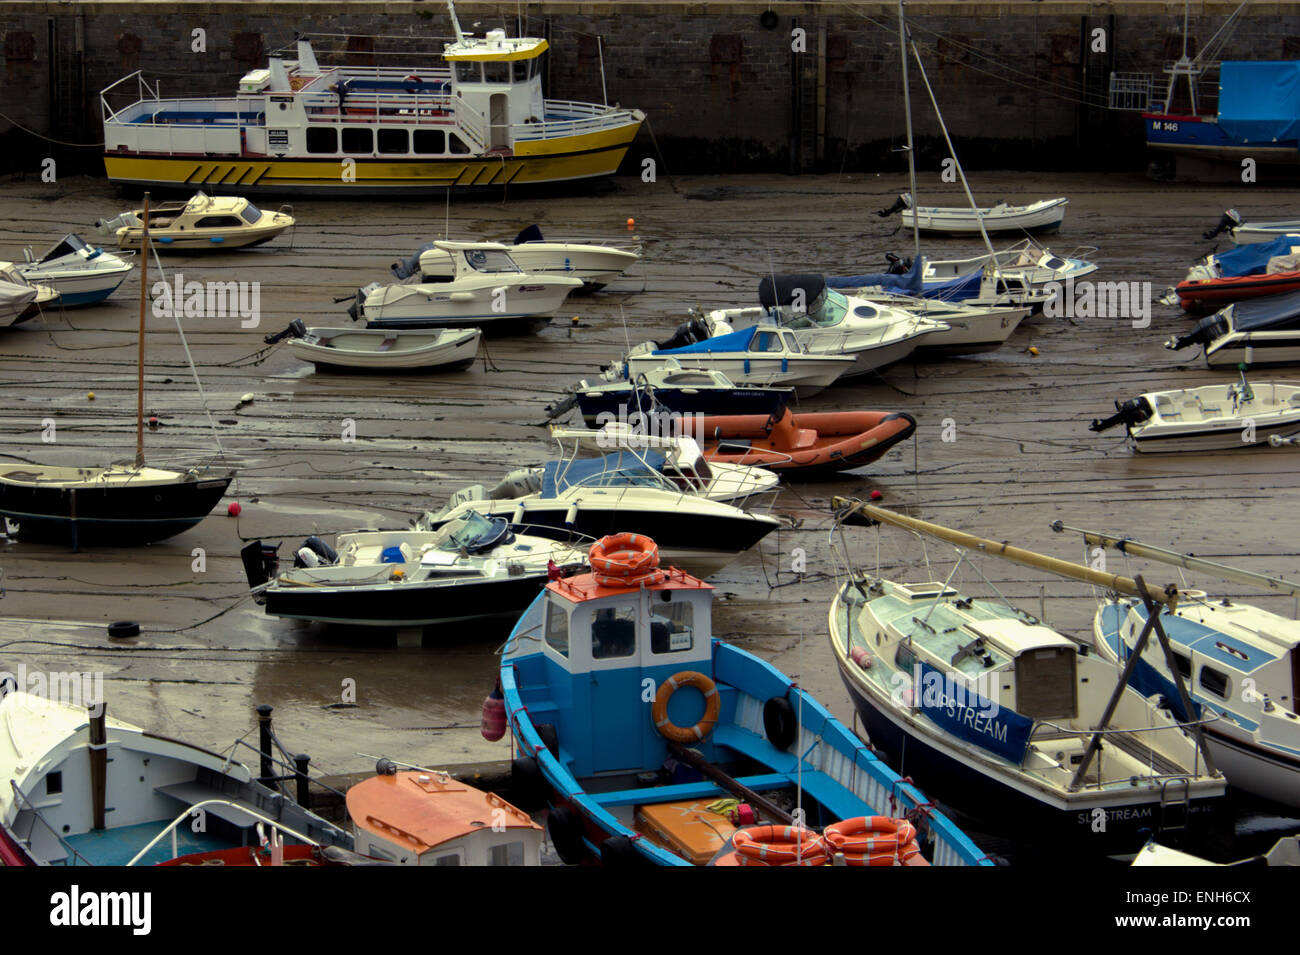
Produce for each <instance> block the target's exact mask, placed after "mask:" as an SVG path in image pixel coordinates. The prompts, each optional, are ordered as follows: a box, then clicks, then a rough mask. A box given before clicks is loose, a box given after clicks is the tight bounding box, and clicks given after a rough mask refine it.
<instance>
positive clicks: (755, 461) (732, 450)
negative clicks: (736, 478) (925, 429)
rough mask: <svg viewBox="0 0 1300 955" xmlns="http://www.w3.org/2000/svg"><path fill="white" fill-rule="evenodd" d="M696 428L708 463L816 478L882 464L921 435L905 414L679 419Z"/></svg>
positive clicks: (681, 424)
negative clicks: (900, 445) (888, 455)
mask: <svg viewBox="0 0 1300 955" xmlns="http://www.w3.org/2000/svg"><path fill="white" fill-rule="evenodd" d="M678 427H680V428H682V429H687V428H689V429H693V436H694V437H695V439H696V441H697V442H699V444H700V446H701V447H702V448H703V449H704V457H705V460H707V461H709V462H714V461H717V462H722V463H726V464H744V465H750V466H753V467H764V468H769V469H770V470H773V471H781V472H788V473H789V476H790V477H812V476H814V475H817V474H826V473H830V472H834V471H848V470H851V469H852V468H858V467H862V466H863V465H865V464H870V463H871V462H872V461H876V460H879V459H880V458H881V457H883V456H884V454H885V452H887V451H888V450H889V449H890V448H892V447H893V446H894V445H896V444H898V443H899V442H900V441H905V440H907V439H908V438H910V437H911V436H912V433H913V432H914V431H916V419H915V418H913V417H912V416H911V415H909V414H905V413H903V412H901V411H830V412H823V413H821V414H807V413H799V414H796V413H795V412H793V411H791V410H790V409H789V408H786V409H785V410H784V411H783V412H782V413H781V415H780V416H779V417H777V416H775V415H726V416H704V417H699V418H690V417H688V418H682V419H679V425H678Z"/></svg>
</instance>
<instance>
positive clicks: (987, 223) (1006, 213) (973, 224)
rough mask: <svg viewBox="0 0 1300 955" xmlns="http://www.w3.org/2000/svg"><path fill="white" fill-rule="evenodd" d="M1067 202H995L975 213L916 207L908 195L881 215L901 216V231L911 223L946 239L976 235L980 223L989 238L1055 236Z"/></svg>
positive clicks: (964, 208)
mask: <svg viewBox="0 0 1300 955" xmlns="http://www.w3.org/2000/svg"><path fill="white" fill-rule="evenodd" d="M1069 204H1070V200H1069V199H1067V198H1065V197H1064V196H1062V197H1060V198H1057V199H1040V200H1039V201H1038V202H1031V203H1029V204H1028V205H1024V206H1012V205H1008V204H1007V203H1005V202H999V203H998V204H997V205H996V206H991V207H988V208H984V209H980V210H979V214H978V215H976V210H974V209H971V208H969V207H967V206H917V205H915V203H914V202H913V201H912V196H911V194H910V193H906V192H905V193H903V194H902V195H901V196H899V197H898V202H896V203H894V205H893V206H892V207H891V208H889V209H888V210H882V211H881V215H888V214H892V213H893V212H901V213H902V215H903V227H904V228H907V229H911V228H912V219H913V218H914V217H915V219H916V227H917V228H918V229H920V231H922V232H942V233H945V234H949V235H968V234H970V233H975V234H978V233H979V231H980V219H981V218H982V219H983V220H984V231H986V232H987V233H989V234H990V235H993V234H994V233H998V232H1055V231H1056V230H1057V229H1059V228H1060V227H1061V222H1062V221H1064V219H1065V207H1066V206H1067V205H1069Z"/></svg>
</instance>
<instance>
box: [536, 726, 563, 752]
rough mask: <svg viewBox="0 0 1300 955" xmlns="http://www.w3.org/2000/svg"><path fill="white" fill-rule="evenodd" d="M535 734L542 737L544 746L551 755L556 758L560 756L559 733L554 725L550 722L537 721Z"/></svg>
mask: <svg viewBox="0 0 1300 955" xmlns="http://www.w3.org/2000/svg"><path fill="white" fill-rule="evenodd" d="M536 729H537V735H538V736H540V737H541V738H542V742H543V743H545V744H546V748H547V749H549V750H550V751H551V755H552V756H554V757H555V758H556V759H559V758H560V734H559V733H557V732H556V730H555V725H554V724H552V723H538V724H537V727H536Z"/></svg>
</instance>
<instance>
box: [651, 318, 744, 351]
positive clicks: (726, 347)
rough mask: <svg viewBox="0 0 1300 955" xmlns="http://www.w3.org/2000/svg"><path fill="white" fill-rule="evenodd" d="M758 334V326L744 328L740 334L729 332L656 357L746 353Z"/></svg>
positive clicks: (670, 349) (671, 349)
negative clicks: (706, 353) (704, 353)
mask: <svg viewBox="0 0 1300 955" xmlns="http://www.w3.org/2000/svg"><path fill="white" fill-rule="evenodd" d="M757 334H758V326H757V325H754V326H752V327H750V328H742V329H741V330H740V331H738V332H728V333H727V334H726V335H715V336H714V337H713V338H706V339H705V340H704V341H702V342H692V343H691V344H689V345H683V346H682V347H681V348H668V349H663V350H660V351H656V352H655V354H656V355H695V354H700V353H702V352H744V351H749V350H750V347H749V343H750V342H752V341H753V340H754V336H755V335H757Z"/></svg>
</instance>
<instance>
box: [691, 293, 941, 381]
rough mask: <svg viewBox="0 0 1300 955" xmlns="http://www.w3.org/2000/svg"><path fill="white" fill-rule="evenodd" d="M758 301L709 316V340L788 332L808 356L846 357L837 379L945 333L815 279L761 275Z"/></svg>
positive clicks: (910, 315)
mask: <svg viewBox="0 0 1300 955" xmlns="http://www.w3.org/2000/svg"><path fill="white" fill-rule="evenodd" d="M758 300H759V303H760V306H759V307H758V308H727V309H718V310H716V311H712V312H709V313H708V316H707V318H706V320H707V321H708V323H709V329H710V333H711V336H719V335H727V334H729V333H730V332H732V331H734V330H742V329H750V328H768V329H775V328H785V329H789V330H791V331H793V332H794V337H795V340H796V341H797V342H798V343H799V344H800V345H802V346H803V347H804V348H806V349H807V350H808V352H809V353H810V354H814V355H838V356H844V357H851V358H852V359H853V365H852V367H850V368H849V369H848V370H847V371H845V372H843V373H842V375H841V376H840V377H842V378H854V377H857V376H859V375H866V374H870V373H871V372H874V371H876V370H877V369H880V368H884V367H885V366H886V365H891V364H893V363H894V362H896V361H902V360H903V359H904V358H906V357H907V356H908V355H910V354H912V352H914V351H915V350H916V349H917V347H918V346H920V345H922V344H924V343H925V342H928V341H931V340H932V339H934V338H935V337H937V336H938V335H940V334H941V333H943V332H947V331H948V330H949V327H948V326H947V325H945V324H944V323H943V322H936V321H933V320H931V319H929V318H926V317H922V316H920V315H918V314H915V313H913V312H908V311H903V310H901V309H895V308H892V307H890V306H888V305H882V304H879V303H876V302H869V301H867V300H865V299H858V298H850V297H848V296H845V295H842V294H840V293H839V292H836V291H835V290H834V289H828V288H827V287H826V281H825V279H824V278H823V277H822V276H820V275H772V276H765V277H764V278H763V279H762V281H761V282H759V286H758Z"/></svg>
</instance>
